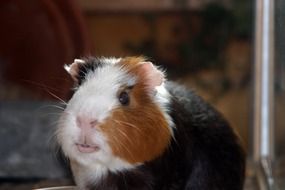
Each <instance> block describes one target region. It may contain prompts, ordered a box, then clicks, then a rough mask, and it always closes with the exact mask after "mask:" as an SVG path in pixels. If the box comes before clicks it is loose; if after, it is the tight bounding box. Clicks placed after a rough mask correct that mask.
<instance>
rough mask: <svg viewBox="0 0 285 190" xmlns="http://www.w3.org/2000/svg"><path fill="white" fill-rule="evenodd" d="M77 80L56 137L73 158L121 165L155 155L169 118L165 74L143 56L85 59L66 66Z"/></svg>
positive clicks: (167, 135)
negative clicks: (164, 85)
mask: <svg viewBox="0 0 285 190" xmlns="http://www.w3.org/2000/svg"><path fill="white" fill-rule="evenodd" d="M65 68H66V70H67V71H68V72H69V73H70V75H71V77H72V78H73V79H74V81H75V83H76V84H77V86H76V88H75V93H74V95H73V96H72V98H71V99H70V101H69V102H68V104H67V107H66V109H65V111H64V113H63V114H62V117H61V122H60V123H61V124H60V126H59V127H58V133H57V134H58V141H59V143H60V145H61V147H62V149H63V152H64V153H65V155H66V156H67V157H69V158H70V159H71V160H72V161H75V162H78V163H80V164H84V165H89V166H90V165H92V164H99V165H102V166H105V167H107V168H108V169H110V170H120V169H124V168H128V167H133V166H135V165H138V164H142V163H144V162H147V161H150V160H153V159H155V158H157V157H159V156H160V155H161V154H162V153H163V152H164V151H165V150H166V149H167V147H168V145H169V142H170V139H171V135H172V126H171V125H172V122H171V119H170V117H169V116H168V114H167V111H168V110H167V103H168V100H169V95H168V93H167V91H166V90H165V89H164V87H163V83H164V74H163V72H161V71H160V70H159V69H158V68H157V67H156V66H154V65H153V64H152V63H151V62H147V61H145V60H144V59H143V58H137V57H129V58H122V59H115V58H112V59H107V58H100V59H96V58H89V59H85V60H77V59H76V60H75V61H74V63H72V64H71V65H69V66H66V67H65Z"/></svg>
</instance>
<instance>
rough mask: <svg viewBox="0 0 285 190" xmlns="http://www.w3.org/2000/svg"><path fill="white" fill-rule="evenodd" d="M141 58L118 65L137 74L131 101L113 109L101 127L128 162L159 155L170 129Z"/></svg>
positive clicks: (164, 146) (164, 145) (112, 146)
mask: <svg viewBox="0 0 285 190" xmlns="http://www.w3.org/2000/svg"><path fill="white" fill-rule="evenodd" d="M143 61H144V59H143V58H141V57H139V58H125V59H123V60H122V61H121V62H120V64H121V65H122V67H124V68H125V69H126V70H127V71H129V74H131V75H135V76H137V83H136V85H135V86H134V88H133V89H131V90H130V92H129V96H130V104H129V105H127V106H121V107H119V108H117V109H115V110H113V113H112V116H111V117H109V119H107V121H106V122H105V123H104V124H103V125H102V126H101V130H102V132H103V133H104V134H105V135H106V136H107V139H108V143H109V145H110V146H111V148H112V151H113V153H114V155H116V156H118V157H120V158H122V159H124V160H126V161H128V162H129V163H132V164H134V163H143V162H146V161H150V160H153V159H155V158H156V157H158V156H159V155H161V154H162V153H163V152H164V151H165V150H166V148H167V147H168V145H169V142H170V139H171V132H170V129H169V126H168V122H167V120H166V118H165V117H164V115H163V113H162V111H161V109H160V108H159V106H158V105H156V104H155V103H154V102H153V100H152V97H151V93H149V88H148V87H147V86H148V84H147V81H148V79H147V78H146V77H147V75H146V74H145V73H143V72H142V71H141V70H140V67H139V64H138V63H139V62H143Z"/></svg>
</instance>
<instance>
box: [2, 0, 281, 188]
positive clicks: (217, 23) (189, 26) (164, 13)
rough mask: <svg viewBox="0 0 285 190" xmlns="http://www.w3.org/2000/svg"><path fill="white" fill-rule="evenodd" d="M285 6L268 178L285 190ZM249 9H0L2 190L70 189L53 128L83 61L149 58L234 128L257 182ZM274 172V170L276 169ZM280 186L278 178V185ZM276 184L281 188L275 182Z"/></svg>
mask: <svg viewBox="0 0 285 190" xmlns="http://www.w3.org/2000/svg"><path fill="white" fill-rule="evenodd" d="M282 7H283V8H285V3H284V2H282V0H276V1H275V8H274V10H275V13H274V15H275V16H276V17H275V18H276V19H274V22H275V23H276V25H274V26H276V27H275V28H274V35H275V42H276V43H275V47H276V48H275V50H276V51H275V52H274V62H272V63H271V64H273V65H274V81H273V82H272V83H271V84H270V86H273V90H274V102H272V103H273V104H274V105H275V106H274V114H273V118H274V126H272V127H273V128H274V133H273V135H274V138H273V139H274V142H273V144H274V150H273V154H272V159H273V162H272V163H273V165H272V167H273V174H272V175H273V176H274V179H275V178H276V181H277V183H278V187H279V188H280V189H285V185H284V183H285V182H284V181H285V180H284V179H285V177H284V176H285V171H284V170H280V169H278V168H282V166H283V168H285V164H284V159H283V158H284V153H285V118H284V115H285V64H284V63H285V56H284V55H285V54H284V53H283V51H282V50H283V49H284V48H285V38H284V30H285V14H284V11H283V10H284V9H282ZM255 10H256V9H255V1H254V0H239V1H236V0H144V1H135V0H109V1H105V0H69V1H66V0H25V1H21V0H3V1H1V2H0V26H1V30H0V189H31V188H36V187H49V186H60V185H68V184H72V183H73V182H72V180H71V177H70V174H69V172H68V167H67V166H66V165H67V164H64V163H65V160H64V158H61V157H60V156H57V153H56V150H55V148H54V144H55V143H54V141H55V138H54V135H53V132H54V129H55V127H56V122H57V119H58V116H59V114H60V111H61V108H60V107H61V106H62V105H61V103H62V100H64V101H66V100H68V98H69V97H70V88H71V87H72V81H71V79H70V78H69V76H68V75H67V74H66V73H65V71H64V69H63V65H64V64H70V63H72V62H73V60H74V59H75V58H80V57H84V56H88V55H93V56H107V57H108V56H115V57H124V56H131V55H145V56H147V57H149V58H150V60H151V61H153V62H154V63H155V64H158V65H161V66H162V67H163V68H165V69H166V71H167V75H168V78H170V79H171V80H175V81H177V82H179V83H182V84H184V85H186V86H187V87H190V88H192V89H194V90H195V91H196V92H197V93H198V94H200V95H201V96H202V97H203V98H204V99H206V100H207V101H209V102H210V103H212V104H213V105H214V106H215V107H216V108H217V109H218V110H219V111H220V112H222V113H223V114H224V115H225V117H226V118H227V119H228V120H229V122H230V123H231V124H232V126H233V128H234V129H235V130H236V131H237V133H238V134H239V135H240V137H241V139H242V141H243V145H244V147H245V149H246V150H247V152H248V163H249V164H248V171H247V175H248V180H247V182H246V189H258V187H257V181H256V179H255V169H254V168H255V162H254V159H253V154H254V153H253V152H254V133H255V129H254V118H255V117H254V101H255V99H256V97H255V96H256V94H255V93H254V86H255V85H254V84H255V82H256V81H254V77H255V74H254V73H255V69H256V67H255V65H254V63H255V58H254V56H255V53H254V52H255V47H256V45H255V44H256V43H254V42H255V40H256V35H255V34H256V33H255V32H256V30H255V26H256V23H255V13H256V11H255ZM275 168H276V169H275ZM283 178H284V179H283ZM280 179H281V180H280Z"/></svg>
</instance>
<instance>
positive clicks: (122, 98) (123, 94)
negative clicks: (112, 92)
mask: <svg viewBox="0 0 285 190" xmlns="http://www.w3.org/2000/svg"><path fill="white" fill-rule="evenodd" d="M118 99H119V101H120V103H121V104H122V105H124V106H126V105H128V104H129V102H130V97H129V94H128V93H127V92H125V91H123V92H121V93H120V94H119V97H118Z"/></svg>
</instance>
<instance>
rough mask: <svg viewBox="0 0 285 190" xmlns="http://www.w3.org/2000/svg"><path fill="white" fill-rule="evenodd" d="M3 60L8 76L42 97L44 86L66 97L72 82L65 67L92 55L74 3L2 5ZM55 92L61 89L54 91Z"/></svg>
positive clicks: (49, 0) (11, 1)
mask: <svg viewBox="0 0 285 190" xmlns="http://www.w3.org/2000/svg"><path fill="white" fill-rule="evenodd" d="M0 24H1V30H0V42H1V43H0V61H1V62H2V61H3V62H4V63H7V64H6V65H4V69H5V72H4V77H5V79H6V80H9V81H12V82H14V83H16V84H19V83H21V85H24V86H25V87H26V88H28V89H30V90H31V91H33V92H35V93H36V94H38V95H39V96H40V97H44V98H47V97H49V98H50V97H51V96H50V95H49V94H48V93H47V92H46V91H45V90H43V87H41V86H47V89H49V90H50V91H52V92H53V93H55V94H56V95H57V96H59V97H62V98H66V97H67V96H68V91H69V88H70V86H71V81H70V80H69V77H68V76H67V74H66V73H65V71H64V69H63V65H64V64H66V63H71V62H72V61H73V59H74V58H78V57H81V56H84V55H86V54H88V53H89V50H90V44H89V40H88V37H87V36H88V35H87V30H86V28H85V25H84V20H83V16H82V13H81V11H80V9H79V8H78V7H77V5H76V3H75V1H74V0H68V1H66V0H25V1H22V0H4V1H1V2H0ZM52 89H57V90H56V91H53V90H52Z"/></svg>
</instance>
